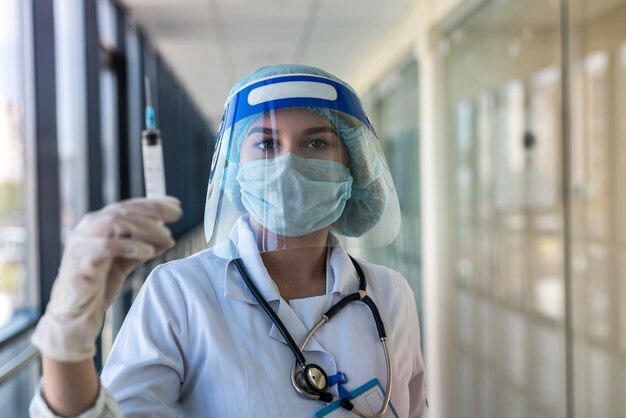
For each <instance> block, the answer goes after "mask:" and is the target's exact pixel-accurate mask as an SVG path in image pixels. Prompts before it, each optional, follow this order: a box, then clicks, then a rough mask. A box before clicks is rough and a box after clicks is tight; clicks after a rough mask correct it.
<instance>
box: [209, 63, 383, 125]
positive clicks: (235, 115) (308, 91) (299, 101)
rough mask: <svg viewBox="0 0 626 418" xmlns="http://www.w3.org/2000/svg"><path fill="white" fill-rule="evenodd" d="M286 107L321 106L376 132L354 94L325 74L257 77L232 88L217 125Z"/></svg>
mask: <svg viewBox="0 0 626 418" xmlns="http://www.w3.org/2000/svg"><path fill="white" fill-rule="evenodd" d="M287 107H323V108H328V109H332V110H336V111H339V112H343V113H345V114H348V115H350V116H352V117H354V118H356V119H358V120H359V121H360V122H361V123H362V124H363V125H365V126H367V128H369V129H370V130H371V131H372V132H373V133H374V135H376V133H375V131H374V128H373V127H372V124H371V123H370V120H369V118H368V117H367V115H366V114H365V112H364V111H363V108H362V107H361V102H360V100H359V98H358V97H357V95H356V94H354V92H353V91H352V90H350V89H349V88H347V87H346V86H343V85H342V84H341V83H338V82H336V81H334V80H330V79H328V78H325V77H319V76H313V75H306V74H290V75H281V76H276V77H270V78H265V79H261V80H257V81H255V82H253V83H250V84H247V85H245V86H243V87H242V88H241V89H239V90H238V91H237V92H235V93H234V94H233V95H232V96H231V97H230V98H229V99H228V101H227V102H226V105H225V109H224V120H223V121H222V124H221V125H222V126H221V128H222V129H223V130H225V129H228V128H229V127H231V126H232V125H233V124H235V123H237V122H238V121H240V120H242V119H244V118H246V117H248V116H251V115H254V114H261V113H265V112H267V111H270V110H276V109H282V108H287Z"/></svg>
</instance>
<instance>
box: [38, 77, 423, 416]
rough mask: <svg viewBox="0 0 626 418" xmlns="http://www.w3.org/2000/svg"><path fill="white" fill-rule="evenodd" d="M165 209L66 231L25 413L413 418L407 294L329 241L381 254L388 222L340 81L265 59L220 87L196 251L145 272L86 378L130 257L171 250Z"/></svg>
mask: <svg viewBox="0 0 626 418" xmlns="http://www.w3.org/2000/svg"><path fill="white" fill-rule="evenodd" d="M178 216H180V210H179V208H178V206H177V202H176V201H175V200H173V199H169V198H168V199H161V200H146V199H139V200H132V201H127V202H120V203H117V204H115V205H113V206H110V207H107V208H105V209H103V210H102V211H101V212H98V213H96V214H93V215H89V216H88V217H87V219H85V220H83V221H82V222H81V224H80V225H79V226H78V227H77V229H76V231H75V232H74V233H73V236H72V238H70V245H68V248H67V249H66V252H65V254H64V257H63V263H62V266H61V269H60V272H59V277H58V278H57V281H56V283H55V289H54V290H53V294H52V297H51V302H50V304H49V306H48V308H47V311H46V314H45V315H44V317H43V318H42V320H41V322H40V324H39V325H38V327H37V330H36V332H35V334H34V336H33V343H34V344H35V345H36V346H37V347H38V348H39V349H40V350H41V352H42V358H43V381H42V387H41V390H40V391H38V393H37V395H36V396H35V398H34V399H33V402H32V404H31V414H32V415H34V416H40V417H50V416H53V415H52V413H53V411H54V412H56V413H57V414H59V415H61V416H74V415H78V414H80V413H83V414H84V415H81V416H84V417H121V416H125V417H131V416H132V417H139V416H146V417H148V416H150V417H152V416H163V417H169V416H193V417H196V416H197V417H200V416H202V417H204V416H215V417H251V416H258V417H295V416H299V417H300V416H301V417H314V416H315V417H321V416H332V417H340V416H346V417H350V416H356V415H361V416H386V417H387V416H389V417H393V416H399V417H419V416H421V415H422V414H423V412H424V410H425V408H426V397H425V392H424V370H423V361H422V356H421V352H420V335H419V325H418V320H417V312H416V308H415V303H414V297H413V294H412V292H411V289H410V287H409V286H408V284H407V283H406V280H405V279H404V278H403V277H402V276H401V275H400V274H399V273H397V272H395V271H392V270H389V269H386V268H384V267H381V266H376V265H373V264H370V263H367V262H364V261H357V260H354V259H352V258H351V257H350V256H349V255H348V254H347V253H346V251H345V250H344V246H343V245H342V243H343V244H344V245H350V246H353V245H376V246H383V245H386V244H388V243H389V242H391V241H392V240H393V239H394V238H395V236H396V234H397V232H398V228H399V222H400V212H399V206H398V201H397V196H396V192H395V189H394V186H393V182H392V180H391V176H390V173H389V170H388V168H387V165H386V163H385V160H384V156H383V154H382V152H381V150H380V147H379V145H378V142H377V140H376V136H375V133H374V130H373V128H372V127H371V124H370V122H369V120H368V118H367V116H366V115H365V113H364V112H363V110H362V108H361V105H360V101H359V99H358V98H357V96H356V94H355V93H354V91H353V90H352V89H351V88H350V87H349V86H348V85H347V84H346V83H345V82H343V81H341V80H339V79H337V78H336V77H334V76H332V75H330V74H328V73H326V72H324V71H322V70H319V69H317V68H313V67H308V66H302V65H278V66H271V67H263V68H261V69H259V70H257V71H255V72H254V73H252V74H250V75H248V76H247V77H245V78H244V79H242V80H241V81H240V82H239V83H237V84H236V85H235V86H234V87H233V89H232V90H231V94H230V95H229V98H228V100H227V102H226V108H225V112H224V117H223V119H222V123H221V125H220V132H219V134H218V142H217V145H216V149H215V154H214V160H213V167H212V170H211V175H210V178H209V190H208V194H207V204H206V209H205V233H206V236H207V241H208V243H209V249H207V250H205V251H202V252H200V253H198V254H195V255H193V256H191V257H189V258H186V259H184V260H177V261H173V262H170V263H167V264H165V265H162V266H159V267H157V268H156V269H155V270H154V271H153V272H152V273H151V275H150V276H149V277H148V279H147V281H146V283H145V284H144V286H143V288H142V290H141V292H140V294H139V295H138V297H137V300H136V301H135V303H134V304H133V307H132V308H131V310H130V312H129V314H128V316H127V318H126V320H125V322H124V325H123V326H122V329H121V330H120V333H119V335H118V337H117V339H116V341H115V344H114V346H113V348H112V352H111V354H110V356H109V359H108V361H107V364H106V366H105V368H104V370H103V373H102V376H101V382H102V384H100V380H99V379H98V377H97V375H96V373H95V371H94V368H93V364H92V362H91V360H90V359H91V356H92V355H93V351H94V350H93V341H94V339H95V336H96V334H97V332H98V329H99V326H100V324H101V323H102V315H103V313H104V311H105V310H106V308H107V307H108V306H109V304H110V302H111V301H112V300H113V298H114V297H115V295H117V292H118V291H119V287H120V284H121V281H122V280H123V278H124V276H125V275H126V274H127V272H128V271H129V270H130V269H131V268H132V267H133V266H134V265H136V264H137V263H139V262H141V261H143V260H145V259H147V258H148V257H151V256H153V255H154V254H155V253H158V252H160V251H163V250H164V249H165V248H169V247H170V246H171V245H173V242H172V241H171V237H170V236H169V234H168V232H167V230H166V228H165V227H163V222H172V221H174V220H175V219H177V217H178ZM85 237H87V238H85ZM74 241H76V242H78V241H81V244H77V245H74V246H73V245H72V242H74ZM84 242H88V243H92V245H91V246H90V245H85V244H84ZM93 243H96V244H93ZM102 246H105V247H106V248H110V251H107V252H102V251H99V249H100V248H102ZM78 261H81V262H78ZM68 294H70V295H71V297H68V296H67V295H68ZM342 301H343V302H342ZM375 379H377V380H375ZM387 395H388V396H387Z"/></svg>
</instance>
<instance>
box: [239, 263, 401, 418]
mask: <svg viewBox="0 0 626 418" xmlns="http://www.w3.org/2000/svg"><path fill="white" fill-rule="evenodd" d="M350 260H351V261H352V264H353V265H354V268H355V269H356V272H357V274H358V276H359V291H358V292H354V293H352V294H350V295H348V296H345V297H344V298H343V299H341V300H340V301H339V302H337V303H336V304H335V305H333V306H332V307H331V308H330V309H329V310H328V311H326V313H324V315H322V318H321V319H320V320H319V321H318V322H317V323H316V324H315V325H314V326H313V328H311V329H310V330H309V332H308V334H307V335H306V336H305V337H304V340H303V341H302V344H301V345H300V346H299V347H298V345H297V344H296V342H295V341H294V340H293V337H292V336H291V334H290V333H289V331H288V330H287V327H285V324H283V322H282V321H281V320H280V318H279V317H278V315H277V314H276V312H274V310H273V309H272V307H271V306H270V305H269V303H267V301H266V300H265V299H264V298H263V296H262V295H261V293H260V292H259V289H257V287H256V286H255V285H254V283H253V282H252V280H251V279H250V275H249V274H248V271H247V270H246V268H245V266H244V265H243V262H242V261H241V259H240V258H235V259H233V261H234V263H235V266H237V270H239V274H241V277H242V278H243V281H244V282H245V283H246V286H248V289H249V290H250V292H251V293H252V295H253V296H254V298H255V299H256V300H257V302H258V303H259V305H261V307H262V308H263V310H264V311H265V313H266V314H267V315H268V316H269V317H270V319H271V320H272V322H273V323H274V325H276V327H277V328H278V330H279V331H280V333H281V334H282V336H283V338H285V341H286V342H287V345H288V346H289V349H291V351H292V352H293V355H294V356H295V358H296V360H295V362H294V364H293V367H292V368H291V384H292V385H293V387H294V389H295V390H296V391H297V392H298V393H299V394H300V395H302V396H304V397H306V398H309V399H315V400H320V401H322V402H325V403H331V402H332V401H333V400H334V398H333V395H332V394H331V393H330V392H328V390H327V389H328V386H329V385H328V381H329V379H328V375H327V374H326V372H325V371H324V370H323V369H322V368H321V367H320V366H318V365H317V364H313V363H307V361H306V359H305V357H304V354H303V353H302V351H303V350H304V348H305V347H306V345H307V343H308V342H309V340H310V339H311V337H312V336H313V334H315V332H316V331H317V330H318V329H319V328H320V327H321V326H322V325H323V324H325V323H326V322H328V321H330V319H331V318H332V317H333V316H335V315H336V314H337V313H338V312H339V311H340V310H341V309H342V308H343V307H344V306H346V305H347V304H348V303H350V302H352V301H361V302H363V303H365V304H366V305H367V306H368V307H369V308H370V310H371V311H372V315H373V316H374V322H375V323H376V329H377V330H378V336H379V338H380V342H381V343H382V345H383V351H384V352H385V361H386V362H387V387H386V389H385V399H384V401H383V405H382V407H381V408H380V410H379V411H378V412H377V413H376V414H375V415H366V414H364V413H363V412H361V411H359V410H358V409H357V408H356V407H355V406H354V405H353V403H352V402H351V401H350V397H348V396H344V397H341V398H340V405H341V407H342V408H344V409H347V410H348V411H352V412H354V413H355V414H356V415H358V416H360V417H363V418H380V417H382V416H383V415H384V414H385V412H386V411H387V407H388V406H389V399H390V398H391V380H392V367H391V358H390V354H389V348H388V347H387V334H386V333H385V326H384V325H383V321H382V319H381V317H380V313H379V312H378V308H377V307H376V304H375V303H374V301H373V300H372V299H371V298H370V297H369V296H368V295H367V292H366V290H365V289H366V287H367V284H366V282H365V275H364V274H363V270H362V269H361V266H359V264H358V263H357V262H356V260H354V258H352V257H350ZM298 368H299V370H298Z"/></svg>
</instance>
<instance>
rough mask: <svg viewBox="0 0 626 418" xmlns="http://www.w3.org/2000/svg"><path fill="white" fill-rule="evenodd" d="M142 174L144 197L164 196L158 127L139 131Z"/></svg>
mask: <svg viewBox="0 0 626 418" xmlns="http://www.w3.org/2000/svg"><path fill="white" fill-rule="evenodd" d="M141 148H142V154H143V176H144V182H145V186H146V197H148V198H150V197H159V196H165V171H164V169H163V149H162V147H161V133H160V132H159V130H158V129H146V130H144V131H142V133H141Z"/></svg>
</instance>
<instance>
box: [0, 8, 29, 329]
mask: <svg viewBox="0 0 626 418" xmlns="http://www.w3.org/2000/svg"><path fill="white" fill-rule="evenodd" d="M22 3H23V2H21V1H19V0H8V1H3V2H2V3H0V62H1V63H2V65H0V337H1V335H2V334H3V331H5V332H6V331H10V328H11V327H12V326H16V325H18V324H19V323H20V322H21V318H20V317H21V316H23V315H24V314H26V313H27V312H30V310H31V309H29V308H33V305H32V301H33V299H34V298H33V293H35V292H36V290H37V289H36V288H35V287H34V286H33V281H32V280H31V279H29V278H28V276H27V274H26V273H27V263H28V259H27V253H28V250H27V244H28V242H27V239H28V228H29V226H30V225H28V223H27V219H26V213H27V211H26V205H27V204H28V203H32V202H27V201H26V199H27V182H28V178H27V172H28V171H27V167H26V161H27V158H26V128H27V127H26V123H27V121H28V118H29V117H31V115H29V114H28V113H27V111H28V107H27V105H26V93H25V92H26V89H25V82H26V74H27V73H28V72H27V71H26V66H25V60H26V59H27V57H26V54H27V53H29V51H30V49H29V48H27V45H25V43H24V37H23V30H24V26H23V22H24V13H25V11H24V10H23V4H22ZM30 172H32V170H31V171H30Z"/></svg>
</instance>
